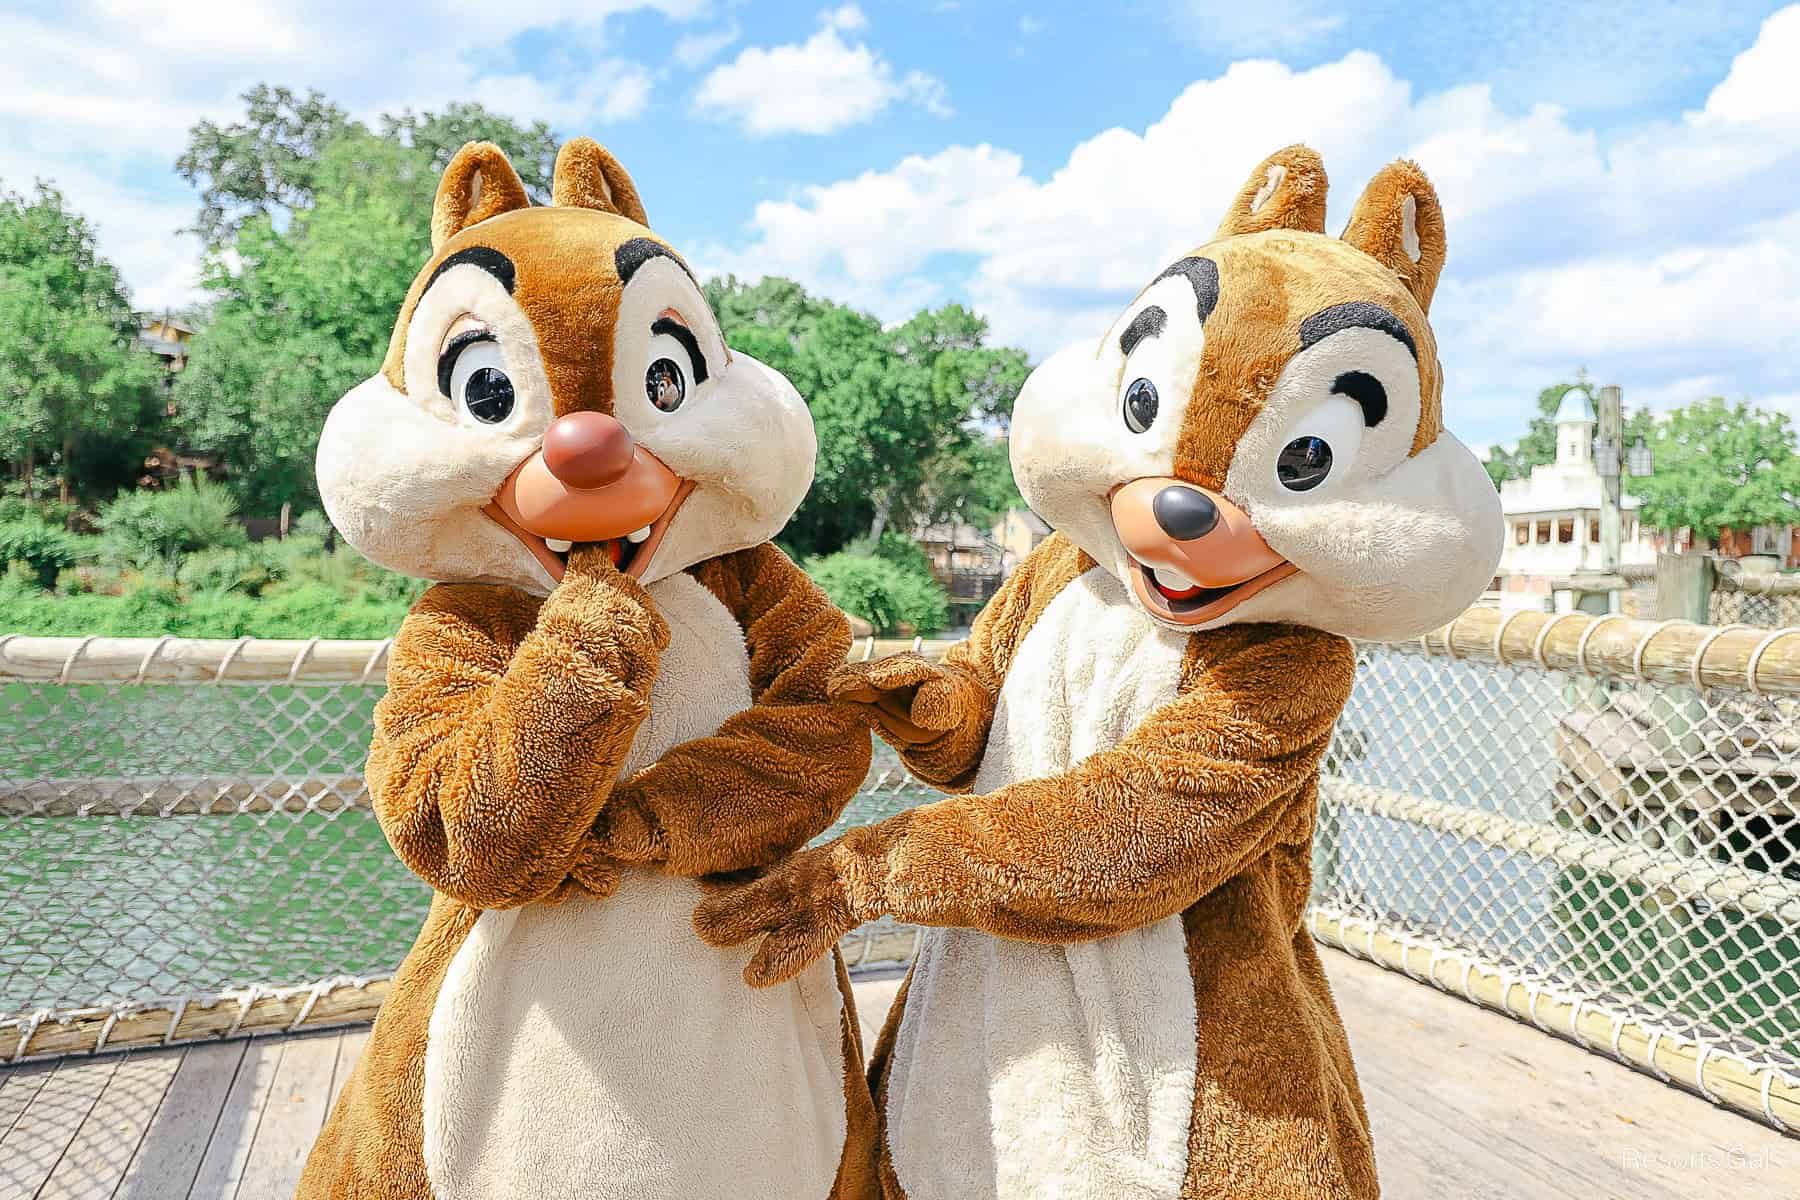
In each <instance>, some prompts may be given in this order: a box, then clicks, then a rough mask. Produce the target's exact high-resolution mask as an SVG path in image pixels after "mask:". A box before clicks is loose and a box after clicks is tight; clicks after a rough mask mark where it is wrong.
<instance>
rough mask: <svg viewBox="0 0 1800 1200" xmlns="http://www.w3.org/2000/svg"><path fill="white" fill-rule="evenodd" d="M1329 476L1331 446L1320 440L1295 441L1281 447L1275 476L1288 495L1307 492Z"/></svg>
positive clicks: (1303, 439)
mask: <svg viewBox="0 0 1800 1200" xmlns="http://www.w3.org/2000/svg"><path fill="white" fill-rule="evenodd" d="M1329 474H1331V446H1330V445H1329V444H1327V443H1326V441H1325V439H1324V438H1316V437H1301V438H1295V439H1294V440H1293V441H1291V442H1289V443H1288V444H1287V445H1285V446H1283V447H1282V448H1281V456H1280V457H1279V458H1277V459H1276V460H1275V477H1276V478H1277V479H1279V480H1281V486H1282V487H1284V488H1286V489H1287V490H1288V491H1290V492H1305V491H1311V490H1312V489H1313V488H1316V487H1318V486H1319V485H1320V484H1321V483H1324V482H1325V476H1327V475H1329Z"/></svg>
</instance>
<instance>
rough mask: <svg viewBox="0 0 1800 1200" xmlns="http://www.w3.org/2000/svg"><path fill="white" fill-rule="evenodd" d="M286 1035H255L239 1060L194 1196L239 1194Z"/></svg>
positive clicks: (215, 1199) (224, 1198)
mask: <svg viewBox="0 0 1800 1200" xmlns="http://www.w3.org/2000/svg"><path fill="white" fill-rule="evenodd" d="M285 1045H286V1039H284V1038H274V1037H272V1038H255V1039H252V1041H251V1042H250V1044H249V1045H248V1046H247V1047H245V1049H244V1061H243V1062H241V1063H239V1064H238V1070H237V1077H236V1078H235V1079H233V1080H232V1081H231V1090H230V1091H229V1092H227V1093H226V1095H225V1103H224V1105H223V1106H222V1107H221V1108H220V1109H219V1120H218V1123H217V1124H216V1125H215V1126H214V1127H213V1132H212V1140H211V1141H210V1142H208V1143H207V1146H206V1155H205V1157H204V1158H202V1159H201V1160H200V1170H199V1171H198V1172H197V1173H196V1174H195V1175H194V1182H193V1186H192V1187H191V1188H190V1189H189V1190H188V1195H190V1196H192V1197H194V1198H195V1200H201V1198H202V1197H204V1200H231V1198H232V1197H233V1196H235V1195H237V1187H238V1181H239V1180H240V1179H242V1178H243V1175H244V1163H245V1162H246V1161H247V1160H248V1159H249V1157H250V1146H251V1144H252V1143H253V1142H254V1141H255V1140H256V1126H257V1123H258V1122H259V1121H261V1119H262V1111H263V1105H265V1104H267V1103H268V1100H269V1085H270V1084H271V1083H273V1082H274V1081H275V1072H276V1070H277V1068H279V1067H280V1065H281V1052H282V1049H283V1047H284V1046H285Z"/></svg>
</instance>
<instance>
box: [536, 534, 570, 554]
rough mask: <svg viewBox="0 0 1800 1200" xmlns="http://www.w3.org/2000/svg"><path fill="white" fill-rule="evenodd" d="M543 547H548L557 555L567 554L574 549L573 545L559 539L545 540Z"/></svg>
mask: <svg viewBox="0 0 1800 1200" xmlns="http://www.w3.org/2000/svg"><path fill="white" fill-rule="evenodd" d="M544 545H546V546H548V547H549V548H550V549H552V550H554V551H555V552H556V553H558V554H567V553H568V552H569V551H570V549H572V548H573V547H574V545H575V543H574V542H565V541H563V539H561V538H545V539H544Z"/></svg>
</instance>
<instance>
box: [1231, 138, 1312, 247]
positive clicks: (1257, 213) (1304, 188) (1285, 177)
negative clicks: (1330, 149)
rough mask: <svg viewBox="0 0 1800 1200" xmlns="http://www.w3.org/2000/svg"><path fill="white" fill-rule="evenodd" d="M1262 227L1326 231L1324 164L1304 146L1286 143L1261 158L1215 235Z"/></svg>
mask: <svg viewBox="0 0 1800 1200" xmlns="http://www.w3.org/2000/svg"><path fill="white" fill-rule="evenodd" d="M1265 229H1298V230H1303V231H1304V232H1307V233H1324V232H1325V163H1324V161H1323V160H1322V159H1320V158H1319V156H1318V154H1317V153H1315V152H1314V151H1312V150H1309V149H1307V148H1306V147H1305V146H1301V145H1298V144H1296V145H1293V146H1288V147H1287V148H1286V149H1282V150H1277V151H1276V152H1275V153H1273V154H1271V155H1269V157H1267V158H1265V159H1263V160H1262V163H1261V164H1260V165H1258V167H1257V168H1256V170H1254V171H1252V172H1250V178H1249V179H1248V180H1246V181H1245V182H1244V186H1243V187H1241V188H1239V189H1238V194H1237V199H1235V200H1233V201H1232V202H1231V207H1230V208H1228V209H1226V210H1225V219H1224V220H1223V221H1220V222H1219V232H1218V233H1217V234H1215V235H1214V236H1215V237H1221V238H1227V237H1235V236H1236V235H1238V234H1240V233H1261V232H1262V231H1263V230H1265Z"/></svg>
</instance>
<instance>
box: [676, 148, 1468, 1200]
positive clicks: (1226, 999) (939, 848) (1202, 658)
mask: <svg viewBox="0 0 1800 1200" xmlns="http://www.w3.org/2000/svg"><path fill="white" fill-rule="evenodd" d="M1324 222H1325V173H1324V170H1323V168H1322V166H1321V164H1320V162H1319V159H1318V157H1317V156H1316V155H1314V154H1313V153H1312V152H1311V151H1309V150H1307V149H1305V148H1303V147H1292V148H1289V149H1287V150H1283V151H1281V152H1279V153H1277V154H1275V155H1274V156H1273V157H1271V158H1270V159H1268V160H1267V161H1266V162H1265V163H1263V164H1262V165H1261V166H1260V167H1258V168H1257V170H1256V172H1255V174H1254V175H1253V176H1252V177H1251V179H1250V181H1249V182H1248V183H1247V184H1246V185H1245V186H1244V188H1243V190H1242V191H1241V192H1240V193H1239V195H1238V197H1237V199H1236V201H1235V202H1234V203H1233V205H1232V207H1231V211H1230V213H1229V215H1227V217H1226V218H1225V222H1224V224H1223V226H1222V227H1221V228H1220V230H1219V233H1218V236H1217V238H1216V239H1215V240H1214V241H1212V242H1210V243H1208V244H1207V245H1204V246H1202V247H1200V248H1199V249H1197V250H1195V251H1193V253H1191V254H1189V255H1188V256H1186V257H1184V258H1182V259H1180V260H1179V261H1177V262H1175V263H1174V264H1172V265H1171V266H1169V268H1168V269H1167V270H1165V271H1163V272H1161V273H1160V274H1158V275H1157V276H1155V278H1153V279H1152V280H1151V281H1150V283H1149V284H1148V286H1146V287H1145V288H1144V290H1143V291H1142V292H1141V293H1140V294H1139V295H1138V297H1137V299H1135V300H1134V301H1132V303H1131V304H1130V305H1129V306H1128V307H1127V308H1126V309H1125V311H1124V312H1123V313H1122V314H1121V315H1120V317H1119V318H1118V320H1117V322H1115V324H1114V325H1113V327H1112V328H1111V329H1110V330H1108V331H1107V333H1106V335H1105V337H1104V338H1103V339H1102V340H1101V341H1100V343H1099V344H1098V345H1097V346H1089V347H1083V348H1081V349H1080V350H1079V351H1076V352H1071V353H1066V354H1063V355H1059V356H1057V357H1055V358H1053V359H1052V360H1050V361H1049V362H1046V363H1045V364H1043V365H1042V366H1040V367H1039V368H1038V369H1037V371H1036V372H1035V373H1033V375H1032V377H1031V379H1030V381H1029V382H1028V383H1027V385H1026V387H1025V390H1024V392H1023V393H1022V394H1021V395H1020V397H1019V400H1018V404H1017V407H1016V409H1015V411H1014V414H1013V425H1012V463H1013V472H1014V474H1015V475H1016V477H1017V479H1018V483H1019V487H1020V490H1021V491H1022V492H1023V493H1024V495H1025V499H1026V500H1027V501H1028V502H1029V503H1030V504H1031V506H1032V508H1033V509H1035V510H1036V511H1037V512H1038V513H1039V514H1040V515H1041V516H1042V517H1043V518H1044V519H1045V520H1046V521H1047V522H1048V523H1049V524H1050V525H1052V526H1053V527H1055V529H1056V530H1057V532H1056V534H1055V535H1054V536H1052V537H1051V538H1049V539H1048V540H1047V541H1045V542H1044V543H1043V544H1042V545H1041V546H1039V547H1038V549H1037V550H1036V551H1034V552H1033V553H1032V554H1031V556H1030V557H1029V558H1027V559H1026V560H1025V562H1024V563H1023V564H1021V566H1020V567H1019V569H1018V570H1017V571H1016V572H1015V573H1014V574H1013V576H1012V577H1011V578H1010V579H1009V580H1008V581H1007V582H1006V585H1005V586H1004V587H1003V588H1002V589H1001V591H1000V593H999V594H998V595H997V596H996V597H995V598H994V599H993V600H992V601H991V602H990V603H989V604H988V606H987V608H986V609H985V610H984V611H983V612H982V614H981V615H980V617H979V618H978V619H977V621H976V622H975V627H974V632H973V634H972V635H971V636H970V637H969V639H968V640H967V641H965V642H963V643H961V644H959V645H958V646H956V647H955V648H953V649H952V650H951V651H950V653H949V654H948V655H946V656H945V659H944V662H943V664H942V665H935V664H932V663H930V662H927V661H925V660H924V659H922V658H919V657H917V656H912V655H901V656H899V657H895V658H889V659H886V660H884V661H880V662H874V663H865V664H857V665H855V666H851V667H846V668H843V669H842V670H841V671H840V673H839V674H838V675H837V676H836V678H835V679H834V680H833V684H832V693H833V694H834V695H837V696H839V697H841V698H843V699H846V700H849V701H852V702H856V703H859V704H861V705H863V706H864V709H865V711H866V712H867V714H868V715H869V718H870V719H871V721H873V722H875V723H876V724H877V726H878V728H879V729H880V731H881V733H882V735H883V736H884V737H885V738H887V739H888V740H889V741H891V742H893V743H894V745H895V746H897V747H898V748H899V749H900V750H901V752H902V753H903V754H904V755H905V758H906V761H907V763H908V765H909V766H910V767H911V768H912V770H913V771H914V772H915V773H917V774H918V775H919V776H920V777H922V778H924V779H926V780H929V781H931V782H933V783H936V784H939V785H941V786H943V787H944V788H946V789H948V790H950V791H953V792H967V793H969V794H968V795H965V796H959V797H953V798H951V799H947V800H943V801H941V802H938V803H935V804H927V805H924V806H923V807H920V808H916V809H913V810H912V811H910V812H905V813H901V814H899V815H897V816H894V817H891V818H889V819H888V820H886V821H883V822H881V823H880V824H878V825H874V826H870V827H867V828H862V829H857V830H854V831H852V832H851V833H849V834H848V835H846V836H845V837H843V838H840V839H839V840H837V841H835V842H833V843H830V844H828V845H825V846H822V847H819V848H817V849H814V850H807V851H803V852H801V853H800V854H798V855H796V856H794V857H793V858H790V859H788V860H787V861H786V862H785V863H784V864H782V865H780V866H778V867H776V868H775V869H774V870H773V871H772V872H770V873H768V874H767V875H765V876H764V877H762V878H761V879H760V880H758V881H756V882H754V883H751V884H749V885H747V886H744V887H741V888H738V889H736V890H733V891H730V892H724V893H720V894H717V895H713V896H709V897H708V898H707V900H706V901H704V902H703V903H702V905H701V908H700V910H699V912H698V913H697V915H696V921H697V924H698V926H699V928H700V930H701V932H702V934H703V935H704V936H705V937H706V938H707V940H708V941H711V942H714V943H716V944H718V945H721V946H733V945H738V944H740V943H747V942H752V941H755V942H756V944H757V946H758V949H757V952H756V955H755V957H754V958H752V959H751V961H750V965H749V971H748V978H749V980H750V982H752V983H755V984H761V985H765V986H769V985H774V984H777V983H779V982H780V981H782V980H785V979H790V978H793V977H794V975H795V973H796V972H799V971H801V970H803V969H806V964H807V963H809V962H812V961H814V960H815V959H816V958H817V957H818V956H819V955H822V954H824V953H825V952H826V951H827V950H828V949H829V948H830V947H831V946H832V945H833V943H834V942H835V941H836V939H837V937H838V935H839V934H840V933H841V932H842V931H843V930H845V929H847V928H849V927H850V926H852V925H853V924H855V923H856V922H858V921H863V920H867V919H869V918H871V917H875V916H877V915H880V914H892V915H893V916H895V917H897V918H899V919H900V920H902V921H913V922H918V923H919V924H922V925H929V926H935V927H937V928H935V929H934V930H932V931H931V933H930V934H929V936H927V938H926V939H925V942H924V945H923V948H922V950H921V951H920V954H919V958H918V961H917V962H916V963H915V964H914V966H913V970H912V974H911V975H910V976H909V977H908V980H907V984H906V986H905V987H904V988H903V989H902V991H901V993H900V997H899V998H898V999H897V1000H896V1002H895V1006H894V1011H893V1012H892V1013H891V1014H890V1016H889V1018H888V1022H887V1027H886V1029H885V1030H884V1031H883V1033H882V1035H881V1040H880V1042H879V1044H878V1046H877V1048H876V1051H875V1056H874V1065H873V1068H872V1080H873V1082H874V1084H875V1086H876V1088H877V1096H876V1106H877V1111H878V1112H879V1113H880V1114H881V1121H882V1127H883V1141H882V1146H881V1152H880V1157H881V1161H880V1164H879V1170H880V1172H881V1176H882V1182H883V1185H884V1188H885V1191H886V1194H887V1195H888V1196H889V1197H890V1198H891V1200H899V1198H900V1197H907V1198H909V1200H979V1198H983V1197H1007V1198H1015V1197H1056V1198H1058V1200H1151V1198H1159V1200H1172V1198H1175V1197H1180V1198H1183V1200H1227V1198H1233V1200H1240V1198H1241V1200H1301V1198H1306V1200H1312V1198H1314V1197H1371V1196H1374V1195H1376V1191H1377V1189H1376V1179H1375V1162H1374V1156H1373V1153H1372V1150H1371V1147H1370V1141H1369V1130H1368V1122H1367V1120H1366V1118H1365V1115H1364V1111H1363V1103H1362V1098H1361V1094H1360V1092H1359V1090H1358V1087H1357V1082H1356V1074H1355V1071H1354V1070H1353V1068H1352V1066H1351V1063H1350V1053H1349V1047H1348V1044H1347V1042H1346V1039H1345V1036H1344V1030H1343V1026H1342V1024H1341V1023H1340V1021H1339V1019H1338V1015H1337V1011H1336V1009H1335V1007H1334V1006H1333V1004H1332V999H1331V992H1330V989H1329V988H1328V987H1327V986H1326V982H1325V975H1324V972H1323V970H1322V969H1321V966H1320V961H1319V957H1318V954H1317V953H1316V952H1315V950H1314V948H1313V943H1312V941H1311V939H1310V938H1309V937H1308V935H1307V931H1306V928H1305V925H1304V924H1303V920H1302V913H1303V910H1304V908H1305V906H1306V900H1307V891H1308V886H1309V883H1310V878H1311V868H1310V856H1311V852H1312V836H1313V824H1314V819H1315V815H1316V808H1317V799H1318V795H1317V789H1318V774H1319V763H1320V760H1321V758H1322V757H1323V755H1324V753H1325V746H1326V742H1327V741H1328V740H1329V739H1330V737H1331V729H1332V724H1333V722H1334V721H1335V720H1336V719H1337V716H1338V713H1339V711H1340V710H1341V709H1342V708H1343V706H1344V702H1345V700H1346V698H1347V697H1348V696H1349V694H1350V685H1351V679H1352V675H1353V673H1354V670H1355V656H1354V654H1353V653H1352V650H1351V645H1350V643H1349V642H1348V641H1347V640H1345V639H1346V638H1351V637H1361V638H1396V637H1410V636H1413V635H1415V634H1418V633H1419V632H1421V631H1422V630H1426V629H1430V628H1432V627H1434V626H1436V625H1438V624H1439V623H1441V622H1443V621H1445V620H1448V619H1449V618H1450V617H1451V616H1453V615H1454V614H1456V613H1457V612H1459V611H1460V610H1461V609H1462V608H1463V607H1464V606H1465V605H1466V604H1468V603H1469V602H1470V601H1472V600H1474V599H1475V597H1476V596H1477V595H1479V594H1480V592H1481V590H1482V589H1483V588H1484V587H1485V586H1486V585H1487V582H1488V579H1489V578H1490V576H1491V575H1492V573H1493V569H1494V566H1495V563H1496V561H1497V560H1498V558H1499V554H1500V541H1501V521H1500V509H1499V503H1498V500H1497V498H1496V496H1495V494H1494V488H1493V485H1492V484H1491V483H1489V482H1488V478H1487V475H1486V474H1485V473H1484V472H1483V470H1482V468H1481V466H1480V464H1479V463H1477V462H1476V460H1475V458H1474V457H1473V456H1472V455H1471V454H1470V453H1469V452H1468V451H1467V450H1466V449H1464V448H1463V447H1462V445H1461V444H1459V443H1458V442H1457V441H1456V439H1455V438H1453V437H1451V436H1450V435H1449V434H1448V433H1446V432H1444V429H1443V425H1442V419H1441V412H1440V407H1439V395H1440V388H1441V382H1442V369H1441V368H1440V367H1439V365H1438V360H1437V350H1436V346H1435V344H1434V343H1433V341H1432V334H1431V328H1430V326H1429V324H1427V322H1426V317H1425V313H1426V310H1427V308H1428V307H1429V306H1430V303H1431V293H1432V287H1433V285H1434V284H1436V282H1437V278H1438V271H1439V269H1440V268H1441V267H1442V265H1443V262H1444V225H1443V218H1442V215H1441V213H1440V211H1439V209H1438V202H1437V198H1436V196H1435V194H1434V193H1433V192H1432V189H1431V186H1430V184H1428V183H1427V182H1426V180H1425V177H1424V175H1423V174H1421V173H1420V171H1419V169H1418V168H1417V167H1415V166H1413V165H1412V164H1411V163H1406V162H1400V163H1395V164H1393V165H1391V166H1389V167H1387V168H1385V169H1384V170H1383V171H1382V172H1381V173H1380V174H1379V175H1378V176H1377V177H1376V179H1375V180H1374V182H1373V183H1371V184H1370V185H1369V187H1368V190H1367V191H1366V192H1364V193H1363V196H1362V198H1361V199H1360V200H1359V201H1358V202H1357V205H1356V208H1355V211H1354V212H1353V213H1352V214H1351V217H1350V223H1349V227H1348V228H1347V229H1346V230H1345V232H1344V235H1343V237H1342V238H1341V239H1338V238H1331V237H1327V236H1326V235H1325V234H1324V233H1323V229H1324Z"/></svg>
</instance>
